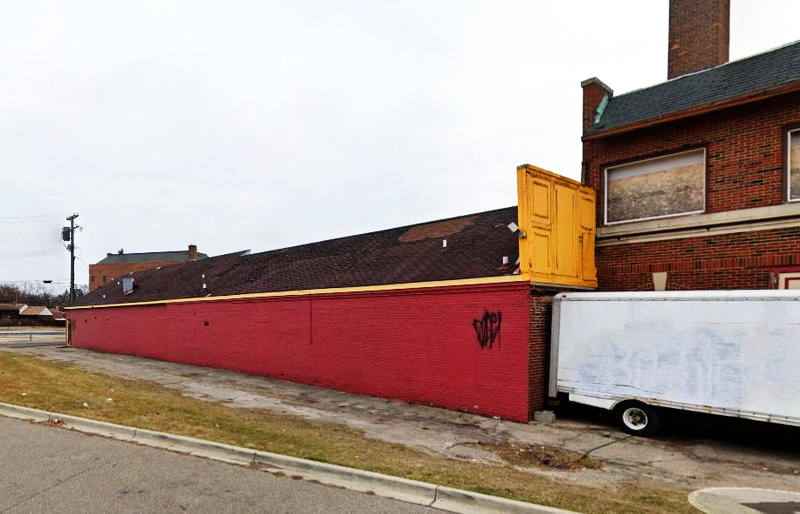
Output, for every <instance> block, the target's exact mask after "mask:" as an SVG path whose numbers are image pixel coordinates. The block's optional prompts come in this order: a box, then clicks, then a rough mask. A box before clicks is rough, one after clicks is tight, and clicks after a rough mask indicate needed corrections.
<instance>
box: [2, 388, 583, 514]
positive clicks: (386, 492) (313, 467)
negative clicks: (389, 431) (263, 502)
mask: <svg viewBox="0 0 800 514" xmlns="http://www.w3.org/2000/svg"><path fill="white" fill-rule="evenodd" d="M0 416H5V417H9V418H16V419H23V420H27V421H35V422H38V423H51V424H53V425H57V426H63V427H65V428H70V429H73V430H77V431H79V432H85V433H89V434H95V435H101V436H105V437H110V438H112V439H119V440H121V441H127V442H135V443H138V444H141V445H144V446H150V447H153V448H161V449H166V450H172V451H175V452H179V453H186V454H189V455H194V456H197V457H205V458H208V459H212V460H218V461H222V462H227V463H232V464H239V465H244V466H255V467H258V468H261V469H264V470H266V471H269V472H272V473H283V474H286V475H290V476H292V477H295V476H298V477H301V478H304V479H306V480H316V481H318V482H321V483H323V484H328V485H333V486H338V487H344V488H345V489H351V490H354V491H359V492H371V493H374V494H377V495H379V496H385V497H387V498H394V499H396V500H401V501H405V502H408V503H416V504H418V505H425V506H428V507H433V508H437V509H442V510H447V511H451V512H462V513H470V514H472V513H481V512H486V513H490V512H492V513H494V512H510V513H519V514H529V513H537V514H538V513H541V514H570V513H571V511H567V510H562V509H556V508H552V507H545V506H543V505H536V504H533V503H526V502H521V501H516V500H509V499H506V498H500V497H497V496H489V495H486V494H480V493H473V492H470V491H464V490H461V489H453V488H450V487H445V486H441V485H435V484H429V483H427V482H420V481H417V480H409V479H407V478H399V477H393V476H391V475H383V474H380V473H373V472H371V471H363V470H360V469H354V468H347V467H344V466H337V465H335V464H327V463H324V462H316V461H313V460H308V459H300V458H297V457H289V456H286V455H280V454H277V453H269V452H262V451H258V450H251V449H248V448H242V447H240V446H231V445H228V444H223V443H215V442H213V441H207V440H205V439H196V438H194V437H187V436H182V435H173V434H167V433H164V432H156V431H154V430H145V429H143V428H135V427H128V426H124V425H116V424H114V423H106V422H104V421H95V420H92V419H87V418H80V417H77V416H71V415H68V414H58V413H55V412H48V411H44V410H39V409H32V408H29V407H20V406H18V405H12V404H8V403H0Z"/></svg>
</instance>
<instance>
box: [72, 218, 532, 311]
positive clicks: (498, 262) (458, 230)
mask: <svg viewBox="0 0 800 514" xmlns="http://www.w3.org/2000/svg"><path fill="white" fill-rule="evenodd" d="M512 221H514V222H516V221H517V208H516V207H508V208H505V209H498V210H494V211H488V212H483V213H478V214H472V215H469V216H459V217H456V218H450V219H445V220H439V221H432V222H428V223H420V224H417V225H411V226H406V227H399V228H393V229H389V230H382V231H379V232H371V233H368V234H360V235H356V236H350V237H343V238H339V239H331V240H328V241H321V242H318V243H310V244H305V245H300V246H294V247H290V248H283V249H280V250H272V251H268V252H262V253H256V254H247V253H243V252H236V253H231V254H227V255H220V256H217V257H211V258H208V259H203V260H198V261H196V262H188V263H182V264H175V265H172V266H166V267H163V268H161V269H153V270H148V271H141V272H137V273H134V274H133V275H132V276H133V277H134V290H133V292H132V293H130V294H124V293H123V292H122V287H121V285H119V284H118V283H117V282H118V281H114V282H110V283H108V284H105V285H104V286H102V287H100V288H98V289H96V290H94V291H92V292H91V293H89V294H88V295H86V296H83V297H81V298H79V299H78V300H77V301H76V302H75V303H74V304H73V305H101V304H108V303H129V302H143V301H156V300H165V299H170V298H193V297H202V296H223V295H232V294H246V293H260V292H277V291H294V290H304V289H327V288H335V287H356V286H367V285H386V284H402V283H411V282H429V281H439V280H454V279H464V278H479V277H493V276H502V275H511V274H512V273H513V272H514V269H515V268H516V266H514V264H513V263H514V262H515V261H516V260H517V257H518V252H519V250H518V246H517V237H516V235H514V234H513V233H512V232H511V231H510V230H509V229H508V227H507V225H508V224H509V223H511V222H512ZM443 239H447V246H446V247H443V246H442V240H443ZM504 256H507V257H508V260H509V264H508V265H503V264H502V259H503V257H504ZM203 284H205V286H206V287H205V288H203Z"/></svg>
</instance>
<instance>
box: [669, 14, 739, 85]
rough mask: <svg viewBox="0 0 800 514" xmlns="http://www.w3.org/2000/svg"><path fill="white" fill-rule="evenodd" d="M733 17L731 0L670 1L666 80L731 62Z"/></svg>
mask: <svg viewBox="0 0 800 514" xmlns="http://www.w3.org/2000/svg"><path fill="white" fill-rule="evenodd" d="M730 17H731V3H730V0H670V1H669V64H668V67H667V78H668V79H672V78H675V77H680V76H681V75H685V74H687V73H692V72H694V71H700V70H705V69H706V68H711V67H713V66H717V65H719V64H723V63H726V62H728V46H729V42H730Z"/></svg>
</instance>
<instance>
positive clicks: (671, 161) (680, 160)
mask: <svg viewBox="0 0 800 514" xmlns="http://www.w3.org/2000/svg"><path fill="white" fill-rule="evenodd" d="M705 160H706V159H705V150H693V151H691V152H683V153H679V154H673V155H667V156H664V157H657V158H655V159H648V160H645V161H638V162H633V163H630V164H623V165H620V166H612V167H609V168H606V177H605V178H606V195H605V207H606V223H620V222H625V221H636V220H645V219H650V218H662V217H665V216H677V215H681V214H689V213H693V212H702V211H703V210H705V183H706V162H705Z"/></svg>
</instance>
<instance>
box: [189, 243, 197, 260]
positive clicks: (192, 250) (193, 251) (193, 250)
mask: <svg viewBox="0 0 800 514" xmlns="http://www.w3.org/2000/svg"><path fill="white" fill-rule="evenodd" d="M188 257H189V260H190V261H196V260H197V245H189V255H188Z"/></svg>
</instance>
